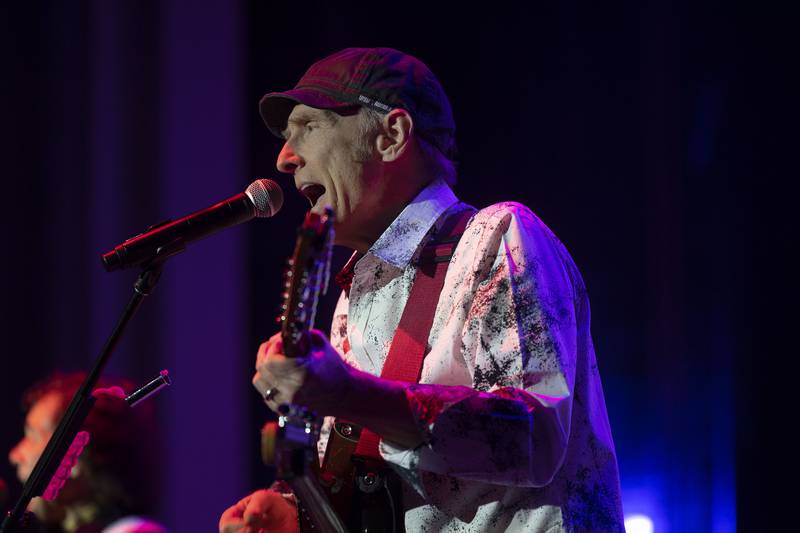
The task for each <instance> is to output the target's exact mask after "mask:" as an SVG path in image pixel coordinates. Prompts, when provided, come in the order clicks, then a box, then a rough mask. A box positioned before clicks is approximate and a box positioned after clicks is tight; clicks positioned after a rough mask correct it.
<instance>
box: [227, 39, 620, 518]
mask: <svg viewBox="0 0 800 533" xmlns="http://www.w3.org/2000/svg"><path fill="white" fill-rule="evenodd" d="M498 97H501V96H500V95H498ZM260 112H261V116H262V117H263V119H264V121H265V123H266V125H267V127H268V128H269V129H270V130H271V131H272V132H273V133H275V134H276V135H279V136H281V137H282V138H283V139H284V140H285V144H284V145H283V149H282V150H281V152H280V154H279V155H278V162H277V166H278V169H279V170H280V171H282V172H285V173H289V174H291V175H293V176H294V183H295V186H296V188H297V189H298V191H300V193H301V194H303V195H304V196H306V197H307V198H308V200H309V201H310V203H311V205H312V211H313V212H316V213H322V211H323V210H324V209H325V207H326V206H330V207H331V208H332V209H333V213H334V215H335V220H336V225H335V230H336V243H337V244H339V245H343V246H347V247H349V248H352V249H353V250H354V254H353V257H352V258H351V260H350V261H349V262H348V265H347V266H346V267H345V270H344V271H343V273H341V274H340V276H338V278H339V279H340V280H343V282H344V290H343V292H342V295H341V297H340V299H339V303H338V305H337V308H336V311H335V314H334V319H333V325H332V328H331V335H330V341H329V340H328V339H327V338H326V337H325V336H324V335H322V334H321V333H319V332H313V333H312V343H311V344H312V348H311V350H310V353H309V354H308V356H306V357H303V358H299V359H292V358H287V357H285V356H284V355H283V353H282V346H281V341H280V337H279V336H278V335H276V336H273V337H272V338H271V339H270V340H268V341H267V342H265V343H264V344H263V345H262V346H261V348H260V350H259V352H258V355H257V361H256V368H257V373H256V375H255V376H254V378H253V384H254V385H255V387H256V388H257V389H258V390H259V392H261V393H262V394H263V395H264V397H265V401H266V402H267V404H268V405H269V406H270V408H272V409H273V410H275V409H277V407H278V405H280V404H281V403H286V402H291V403H295V404H300V405H304V406H307V407H309V408H311V409H313V410H315V411H316V412H317V413H319V414H320V415H325V416H328V417H336V418H337V419H339V420H347V421H350V422H353V423H355V424H359V425H361V426H363V427H364V428H366V429H367V430H370V431H371V432H373V433H374V434H375V435H377V438H376V439H375V440H376V441H377V442H379V444H378V445H377V446H376V447H375V448H376V449H375V452H374V455H375V456H376V457H377V458H378V459H379V460H381V461H383V463H384V464H385V465H386V468H387V469H388V470H390V471H392V472H394V473H395V474H396V475H397V476H398V477H399V479H400V480H401V483H400V485H401V487H402V490H401V492H402V495H401V499H400V502H399V503H398V505H400V506H401V513H400V515H401V523H400V524H399V525H398V530H401V528H403V527H404V528H405V530H406V531H454V532H455V531H459V532H464V531H475V532H478V531H481V532H484V531H622V529H623V525H622V510H621V504H620V496H619V480H618V470H617V462H616V457H615V452H614V444H613V441H612V437H611V430H610V427H609V422H608V416H607V413H606V407H605V402H604V399H603V391H602V386H601V383H600V375H599V372H598V367H597V362H596V360H595V355H594V349H593V346H592V340H591V336H590V331H589V326H590V324H589V322H590V320H589V302H588V299H587V295H586V289H585V287H584V285H583V282H582V280H581V277H580V274H579V272H578V270H577V268H576V267H575V265H574V263H573V262H572V259H571V258H570V256H569V254H568V253H567V251H566V249H565V248H564V246H563V245H562V244H561V243H560V242H559V241H558V239H557V238H556V237H555V235H553V233H552V232H551V231H550V230H549V229H548V228H547V227H546V226H545V225H544V223H542V221H540V220H539V219H538V218H537V217H536V216H535V215H534V214H533V213H532V212H531V211H530V210H529V209H528V208H526V207H525V206H523V205H520V204H517V203H502V204H497V205H493V206H490V207H487V208H485V209H482V210H480V211H477V212H475V210H474V209H473V208H471V207H470V206H467V205H465V204H463V203H461V202H459V200H458V199H457V198H456V196H455V195H454V193H453V191H452V187H453V186H454V184H455V167H454V164H453V159H454V157H455V123H454V120H453V116H452V111H451V108H450V104H449V102H448V99H447V96H446V95H445V93H444V91H443V89H442V87H441V85H440V84H439V82H438V80H437V79H436V78H435V76H434V75H433V73H432V72H431V71H430V70H429V69H428V68H427V67H426V66H425V65H424V64H423V63H422V62H420V61H419V60H417V59H416V58H414V57H411V56H409V55H406V54H403V53H401V52H398V51H396V50H392V49H388V48H373V49H363V48H350V49H346V50H343V51H341V52H338V53H336V54H334V55H332V56H330V57H327V58H325V59H323V60H321V61H319V62H317V63H315V64H314V65H312V66H311V68H310V69H309V70H308V71H307V72H306V74H305V75H304V76H303V77H302V78H301V79H300V81H299V82H298V84H297V86H296V87H295V88H294V89H292V90H289V91H286V92H282V93H270V94H267V95H266V96H264V98H263V99H262V100H261V104H260ZM459 224H460V225H459ZM464 225H465V227H464ZM453 228H457V229H456V230H453ZM443 242H444V243H452V244H451V247H452V249H451V250H450V252H451V257H450V259H449V264H447V262H446V263H445V264H446V275H445V276H444V277H443V280H444V284H443V288H442V289H441V292H440V293H438V294H437V293H436V291H433V292H434V294H432V295H431V294H428V295H422V296H416V295H414V288H415V286H416V285H417V284H418V283H421V281H420V280H421V279H422V278H423V276H424V275H425V272H426V270H427V269H429V265H430V264H431V262H432V259H431V254H430V253H429V250H430V249H431V248H432V243H439V244H441V243H443ZM419 292H420V291H418V293H419ZM428 292H430V291H428ZM426 297H427V298H431V297H432V298H434V300H433V305H431V306H430V313H431V320H430V321H429V322H430V323H431V325H430V327H429V328H428V329H427V330H425V332H424V334H423V336H422V338H421V341H422V342H421V345H422V346H423V349H424V353H423V354H422V355H424V359H422V360H421V363H420V368H419V371H418V372H417V373H416V375H417V376H418V379H416V380H414V379H411V380H397V379H391V377H387V372H386V371H385V370H386V369H385V368H384V364H385V362H386V361H387V357H388V359H389V360H392V359H394V361H393V362H392V363H391V364H390V365H387V366H393V365H397V364H401V365H402V360H403V358H404V357H406V348H405V347H406V346H409V343H408V339H407V338H406V337H407V336H408V335H405V334H403V335H401V334H398V331H401V330H403V329H404V327H403V326H402V325H403V324H405V323H406V322H405V321H406V320H407V317H409V318H408V319H409V320H410V321H412V322H413V320H414V317H413V316H412V315H414V314H415V313H418V314H424V313H425V311H424V308H425V305H424V304H420V303H419V302H423V301H424V299H425V298H426ZM407 304H408V305H409V306H413V308H409V309H406V305H407ZM399 325H400V326H401V327H398V326H399ZM412 336H413V335H412ZM401 337H402V338H401ZM397 343H403V344H402V346H403V348H402V349H396V350H395V351H394V352H392V347H393V346H395V345H396V344H397ZM411 344H413V343H411ZM397 346H400V345H399V344H397ZM390 352H392V353H391V355H390ZM398 361H400V363H398ZM391 375H392V374H391V373H389V376H391ZM381 376H382V377H381ZM409 381H411V382H412V383H409ZM330 420H331V419H327V423H326V428H325V430H324V431H323V434H324V435H327V433H328V432H329V431H330ZM363 438H364V437H363V435H362V439H363ZM325 442H326V439H325V438H322V439H321V442H320V445H321V448H324V445H325ZM297 523H298V521H297V512H296V507H295V505H294V503H293V500H292V498H291V497H287V495H285V494H280V493H279V492H278V491H275V490H271V491H259V492H257V493H254V494H252V495H250V496H248V497H247V498H244V499H243V500H241V501H240V502H239V503H238V504H236V505H234V506H233V507H231V508H230V509H228V510H227V511H226V512H225V513H224V514H223V516H222V518H221V521H220V531H222V532H231V531H238V530H240V529H241V530H243V529H244V528H245V527H251V528H252V530H253V531H255V530H259V529H260V530H264V531H280V530H287V531H292V530H296V529H297V527H298V526H297Z"/></svg>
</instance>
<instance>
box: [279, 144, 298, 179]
mask: <svg viewBox="0 0 800 533" xmlns="http://www.w3.org/2000/svg"><path fill="white" fill-rule="evenodd" d="M304 164H305V161H303V158H302V157H300V155H299V154H298V153H297V152H296V151H295V149H294V148H293V147H292V146H291V145H290V144H289V143H288V142H286V143H283V148H282V149H281V153H279V154H278V163H277V165H276V166H277V167H278V170H279V171H281V172H285V173H287V174H294V173H295V172H296V171H297V169H298V168H300V167H302V166H303V165H304Z"/></svg>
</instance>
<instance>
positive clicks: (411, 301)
mask: <svg viewBox="0 0 800 533" xmlns="http://www.w3.org/2000/svg"><path fill="white" fill-rule="evenodd" d="M473 214H475V210H474V208H469V209H463V210H459V211H456V212H453V213H450V214H448V215H446V216H447V218H446V219H445V221H444V223H443V224H442V227H441V229H440V230H439V232H438V233H437V234H436V235H435V236H434V238H433V239H432V240H431V242H429V243H427V244H426V245H425V247H424V248H423V249H422V254H421V255H420V260H419V268H418V269H417V275H416V278H415V279H414V284H413V286H412V288H411V293H410V294H409V296H408V302H407V303H406V306H405V309H404V310H403V316H402V317H401V318H400V324H399V325H398V326H397V331H396V332H395V335H394V339H392V345H391V348H389V354H388V355H387V356H386V361H385V362H384V363H383V370H382V371H381V377H382V378H385V379H391V380H393V381H408V382H410V383H417V382H418V381H419V378H420V373H421V372H422V362H423V360H424V359H425V355H426V350H427V347H428V336H429V335H430V331H431V326H432V325H433V315H434V313H435V312H436V305H437V304H438V302H439V295H440V294H441V292H442V287H443V286H444V278H445V275H446V274H447V267H448V266H449V264H450V258H451V257H452V256H453V252H454V251H455V248H456V246H457V245H458V241H459V240H460V238H461V234H462V233H464V228H466V226H467V222H469V219H470V218H471V217H472V215H473ZM379 441H380V437H379V436H378V435H376V434H375V433H373V432H372V431H370V430H368V429H367V428H363V429H362V430H361V438H360V439H359V441H358V446H357V447H356V451H355V453H354V455H355V456H356V457H359V458H361V459H363V460H367V461H373V462H374V461H377V462H382V461H383V460H382V459H381V456H380V453H379V452H378V443H379ZM373 464H374V463H373Z"/></svg>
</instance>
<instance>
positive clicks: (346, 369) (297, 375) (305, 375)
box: [253, 330, 354, 415]
mask: <svg viewBox="0 0 800 533" xmlns="http://www.w3.org/2000/svg"><path fill="white" fill-rule="evenodd" d="M308 335H309V341H310V343H309V344H310V349H309V353H308V355H306V356H305V357H297V358H290V357H286V356H285V355H284V354H283V343H282V342H281V336H280V334H275V335H273V336H272V337H271V338H270V339H269V340H268V341H267V342H265V343H263V344H262V345H261V347H260V348H259V350H258V355H257V356H256V374H255V376H253V386H254V387H255V388H256V389H257V390H258V392H259V393H261V395H262V396H264V395H266V393H267V391H270V390H271V391H272V394H271V395H267V396H265V400H266V402H267V405H268V406H269V408H270V409H272V410H273V411H276V412H277V410H278V406H279V405H280V404H282V403H297V404H300V405H303V406H305V407H308V408H309V409H312V410H314V411H317V412H318V413H319V414H321V415H335V414H336V413H335V412H334V411H332V409H335V408H336V407H337V406H341V405H342V403H343V400H344V398H345V396H344V395H345V394H346V393H347V391H348V390H349V387H348V384H349V383H350V382H351V381H352V380H353V371H354V369H353V368H352V367H350V366H349V365H348V364H347V363H345V362H344V361H343V360H342V358H341V356H340V355H339V353H338V352H337V351H336V349H335V348H334V347H333V346H331V344H330V342H329V341H328V339H327V337H325V335H324V334H323V333H322V332H320V331H317V330H311V331H309V333H308Z"/></svg>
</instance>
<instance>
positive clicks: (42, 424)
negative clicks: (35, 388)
mask: <svg viewBox="0 0 800 533" xmlns="http://www.w3.org/2000/svg"><path fill="white" fill-rule="evenodd" d="M61 411H62V401H61V395H60V394H59V393H57V392H50V393H48V394H45V395H44V396H42V397H41V398H40V399H39V400H38V401H37V402H36V403H35V404H33V406H32V407H31V408H30V410H29V411H28V415H27V416H26V417H25V436H24V437H23V438H22V440H21V441H19V443H17V445H16V446H14V448H12V449H11V451H10V452H9V454H8V460H9V461H11V464H12V465H14V466H15V467H16V468H17V477H18V478H19V480H20V481H21V482H22V483H25V481H27V479H28V476H30V475H31V472H32V471H33V467H34V466H36V461H38V460H39V456H40V455H42V452H43V451H44V448H45V446H47V442H48V441H49V440H50V437H51V436H52V435H53V431H55V428H56V425H57V424H58V419H59V417H60V415H61Z"/></svg>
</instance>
